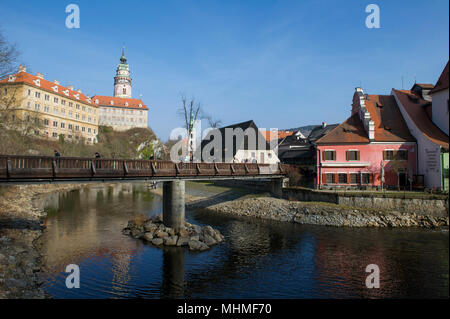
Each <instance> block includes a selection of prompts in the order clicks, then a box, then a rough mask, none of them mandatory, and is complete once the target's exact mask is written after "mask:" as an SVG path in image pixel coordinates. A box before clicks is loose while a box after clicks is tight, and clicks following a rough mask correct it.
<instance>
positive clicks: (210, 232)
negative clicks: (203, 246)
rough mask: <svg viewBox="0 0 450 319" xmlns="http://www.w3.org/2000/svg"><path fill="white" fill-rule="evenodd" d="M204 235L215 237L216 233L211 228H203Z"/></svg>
mask: <svg viewBox="0 0 450 319" xmlns="http://www.w3.org/2000/svg"><path fill="white" fill-rule="evenodd" d="M203 233H204V234H207V235H209V236H214V233H215V231H214V229H213V228H212V227H211V226H205V228H203Z"/></svg>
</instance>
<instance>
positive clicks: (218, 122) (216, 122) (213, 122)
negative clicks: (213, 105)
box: [204, 115, 222, 128]
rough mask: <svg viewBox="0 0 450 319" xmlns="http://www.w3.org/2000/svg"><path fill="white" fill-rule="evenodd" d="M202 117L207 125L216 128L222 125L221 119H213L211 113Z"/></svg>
mask: <svg viewBox="0 0 450 319" xmlns="http://www.w3.org/2000/svg"><path fill="white" fill-rule="evenodd" d="M204 118H205V119H206V120H207V121H208V124H209V127H212V128H218V127H219V126H220V125H222V121H221V120H218V119H213V117H212V116H211V115H205V116H204Z"/></svg>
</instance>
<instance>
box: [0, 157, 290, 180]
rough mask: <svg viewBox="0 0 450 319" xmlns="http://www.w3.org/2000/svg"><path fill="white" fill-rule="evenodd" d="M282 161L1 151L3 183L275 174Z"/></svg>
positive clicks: (279, 168) (267, 176)
mask: <svg viewBox="0 0 450 319" xmlns="http://www.w3.org/2000/svg"><path fill="white" fill-rule="evenodd" d="M282 175H284V169H283V165H282V164H278V165H270V164H259V163H246V164H244V163H174V162H171V161H159V160H155V161H149V160H132V159H92V158H79V157H52V156H22V155H17V156H16V155H0V183H14V182H19V183H20V182H33V181H35V182H36V181H47V182H51V181H56V182H57V181H74V182H75V181H96V180H100V181H104V180H121V181H125V180H142V179H144V180H169V179H225V178H276V177H280V176H282Z"/></svg>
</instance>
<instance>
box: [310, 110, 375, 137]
mask: <svg viewBox="0 0 450 319" xmlns="http://www.w3.org/2000/svg"><path fill="white" fill-rule="evenodd" d="M369 142H370V141H369V137H368V136H367V133H366V130H365V129H364V126H363V123H362V121H361V119H360V118H359V114H358V113H355V114H353V115H352V116H350V117H349V118H348V119H346V120H345V121H344V122H342V123H341V124H339V125H338V126H337V127H335V128H334V129H332V130H331V131H330V132H328V133H327V134H326V135H325V136H323V137H321V138H319V139H318V140H317V141H316V144H360V143H369Z"/></svg>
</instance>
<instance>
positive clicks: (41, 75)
mask: <svg viewBox="0 0 450 319" xmlns="http://www.w3.org/2000/svg"><path fill="white" fill-rule="evenodd" d="M36 76H37V77H38V78H40V79H42V80H43V79H44V75H43V74H42V73H40V72H36Z"/></svg>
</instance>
